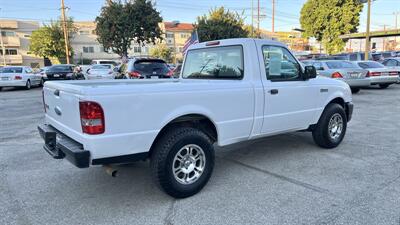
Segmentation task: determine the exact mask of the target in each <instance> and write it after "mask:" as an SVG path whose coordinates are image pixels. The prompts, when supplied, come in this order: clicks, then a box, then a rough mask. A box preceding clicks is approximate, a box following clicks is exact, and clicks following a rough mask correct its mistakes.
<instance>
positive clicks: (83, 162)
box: [38, 124, 90, 168]
mask: <svg viewBox="0 0 400 225" xmlns="http://www.w3.org/2000/svg"><path fill="white" fill-rule="evenodd" d="M38 130H39V134H40V136H41V137H42V138H43V140H44V142H45V143H44V145H43V148H44V150H46V152H47V153H49V154H50V156H52V157H53V158H55V159H63V158H66V159H67V160H68V161H69V162H71V163H72V164H73V165H75V166H76V167H78V168H87V167H89V165H90V152H89V151H86V150H84V149H83V145H82V144H80V143H78V142H76V141H74V140H73V139H71V138H69V137H68V136H66V135H64V134H62V133H61V132H59V131H58V130H56V129H55V128H54V127H52V126H51V125H47V124H42V125H39V126H38Z"/></svg>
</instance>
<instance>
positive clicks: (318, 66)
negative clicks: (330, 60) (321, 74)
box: [313, 62, 324, 70]
mask: <svg viewBox="0 0 400 225" xmlns="http://www.w3.org/2000/svg"><path fill="white" fill-rule="evenodd" d="M313 66H314V67H315V69H316V70H324V67H323V66H322V63H320V62H316V63H313Z"/></svg>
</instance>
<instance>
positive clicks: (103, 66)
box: [92, 64, 111, 70]
mask: <svg viewBox="0 0 400 225" xmlns="http://www.w3.org/2000/svg"><path fill="white" fill-rule="evenodd" d="M92 69H93V70H108V69H111V65H101V64H99V65H94V66H92Z"/></svg>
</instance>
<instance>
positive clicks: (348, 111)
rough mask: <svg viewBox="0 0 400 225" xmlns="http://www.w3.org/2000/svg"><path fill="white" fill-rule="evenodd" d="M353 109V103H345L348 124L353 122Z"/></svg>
mask: <svg viewBox="0 0 400 225" xmlns="http://www.w3.org/2000/svg"><path fill="white" fill-rule="evenodd" d="M353 109H354V104H353V103H352V102H346V103H345V111H346V116H347V122H349V121H350V120H351V118H352V117H353Z"/></svg>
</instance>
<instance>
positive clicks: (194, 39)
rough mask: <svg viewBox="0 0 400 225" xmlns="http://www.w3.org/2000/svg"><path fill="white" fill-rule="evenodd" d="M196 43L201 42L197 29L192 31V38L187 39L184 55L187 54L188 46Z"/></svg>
mask: <svg viewBox="0 0 400 225" xmlns="http://www.w3.org/2000/svg"><path fill="white" fill-rule="evenodd" d="M196 43H199V36H198V35H197V31H196V30H194V31H193V32H192V35H191V36H190V38H189V39H187V41H186V42H185V45H184V46H183V55H185V54H186V51H187V50H188V48H189V47H190V46H191V45H194V44H196Z"/></svg>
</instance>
